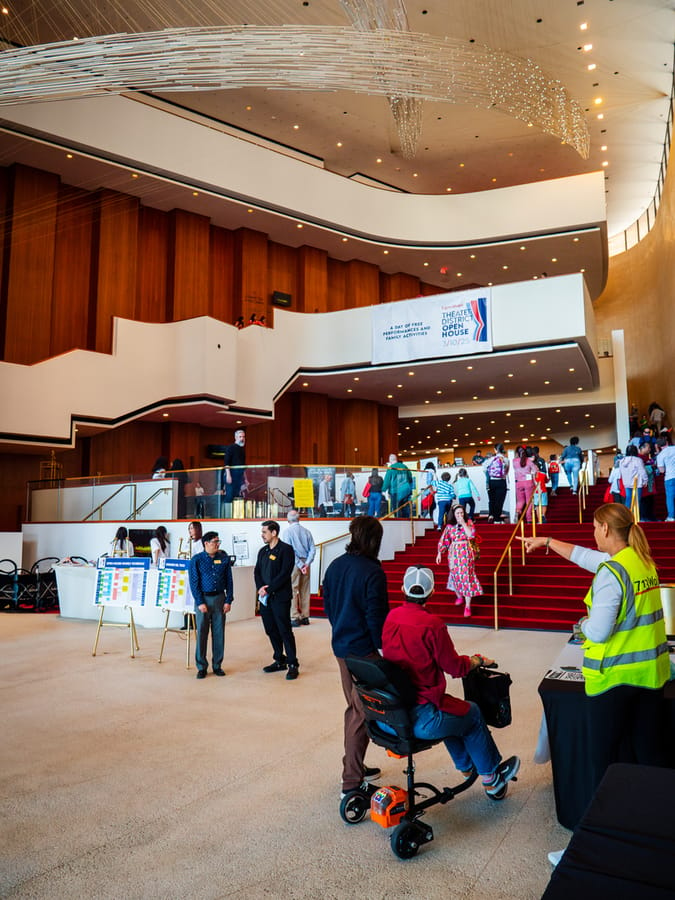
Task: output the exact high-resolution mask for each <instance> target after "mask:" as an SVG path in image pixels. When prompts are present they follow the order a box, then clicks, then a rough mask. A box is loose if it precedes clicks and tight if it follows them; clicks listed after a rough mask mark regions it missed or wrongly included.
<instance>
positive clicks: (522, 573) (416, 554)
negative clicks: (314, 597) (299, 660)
mask: <svg viewBox="0 0 675 900" xmlns="http://www.w3.org/2000/svg"><path fill="white" fill-rule="evenodd" d="M605 487H606V482H603V483H602V484H600V485H596V486H594V487H593V488H591V492H590V494H589V497H588V498H587V505H586V511H585V514H584V523H583V524H581V525H580V524H579V522H578V505H577V498H576V497H575V496H572V495H571V494H570V492H569V490H566V489H561V491H560V492H559V494H558V496H557V497H554V498H552V499H551V506H550V509H549V514H548V516H547V522H546V524H542V525H541V526H538V528H537V533H538V534H546V535H551V536H552V537H555V538H559V539H560V540H563V541H569V542H570V543H575V544H581V545H583V546H586V547H595V542H594V540H593V524H592V519H593V510H594V509H595V508H596V507H597V506H599V505H600V504H601V503H602V502H603V495H604V492H605ZM643 527H644V529H645V532H646V534H647V538H648V540H649V543H650V545H651V548H652V553H653V555H654V559H655V561H656V564H657V566H658V569H659V576H660V579H661V582H662V583H675V525H672V524H669V523H664V522H655V523H643ZM512 529H513V526H510V525H488V524H487V522H486V520H485V519H479V520H478V522H477V533H478V535H479V536H480V539H481V544H480V551H481V554H480V560H479V561H478V564H477V567H476V570H477V574H478V578H479V580H480V582H481V584H482V586H483V591H484V594H483V596H481V597H476V598H474V600H473V603H472V610H473V614H472V616H471V618H467V619H465V618H464V615H463V613H464V608H463V606H455V599H456V598H455V594H454V593H453V592H452V591H448V590H447V589H446V584H447V576H448V569H447V563H446V561H445V558H444V560H443V563H442V565H440V566H437V565H436V549H437V544H438V537H439V532H438V531H436V530H433V531H432V530H429V531H428V532H427V533H426V534H425V535H424V537H422V538H420V539H418V541H417V542H416V544H415V546H414V547H408V548H407V549H406V550H405V551H402V552H400V553H397V554H396V556H395V557H394V559H393V560H387V561H385V562H384V563H383V564H382V565H383V568H384V570H385V572H386V575H387V582H388V585H389V599H390V602H391V603H392V605H398V603H399V602H402V596H401V583H402V581H403V574H404V572H405V570H406V569H407V568H408V566H410V565H423V566H428V567H429V568H430V569H431V570H432V571H433V572H434V574H435V576H436V592H435V594H434V596H433V597H432V599H431V600H430V601H429V602H428V603H427V608H428V609H429V610H430V611H431V612H434V613H435V614H436V615H438V616H440V617H441V618H442V619H443V621H445V622H448V623H449V624H451V623H454V624H462V625H478V626H483V627H493V626H494V589H493V584H494V569H495V566H496V565H497V562H498V561H499V558H500V557H501V555H502V553H503V551H504V547H505V546H506V542H507V541H508V539H509V536H510V535H511V532H512ZM591 580H592V575H591V573H590V572H586V571H584V570H582V569H580V568H578V567H577V566H575V565H573V564H572V563H570V562H568V561H567V560H564V559H562V558H561V557H559V556H558V555H557V554H554V553H550V554H549V555H548V556H547V555H546V554H545V552H544V551H542V550H540V551H537V553H536V554H534V555H531V556H528V557H527V561H526V565H525V566H523V565H522V563H521V554H520V543H519V542H518V548H515V547H514V551H513V593H511V594H510V593H509V584H508V566H507V563H506V562H505V563H503V564H502V567H501V569H500V571H499V581H498V598H499V627H500V628H523V629H541V630H546V631H570V630H571V628H572V625H573V624H574V622H576V621H577V620H578V619H579V618H580V617H581V616H582V615H583V614H584V609H585V607H584V603H583V598H584V596H585V595H586V591H587V590H588V587H589V585H590V583H591ZM313 605H314V604H313ZM322 612H323V610H322V608H321V601H320V600H318V602H317V603H316V605H315V609H314V610H313V614H315V613H318V614H319V615H320V614H321V613H322Z"/></svg>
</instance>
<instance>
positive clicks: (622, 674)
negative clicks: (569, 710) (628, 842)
mask: <svg viewBox="0 0 675 900" xmlns="http://www.w3.org/2000/svg"><path fill="white" fill-rule="evenodd" d="M593 524H594V526H595V531H594V538H595V542H596V544H597V546H598V549H597V550H589V549H587V548H585V547H578V546H575V545H574V544H568V543H566V542H565V541H559V540H557V539H556V538H551V537H541V536H540V537H528V538H524V539H523V538H521V540H524V543H525V549H526V551H527V552H528V553H532V552H533V551H534V550H537V549H539V548H541V547H545V548H546V552H547V553H548V552H549V551H550V550H553V551H554V553H557V554H558V555H559V556H562V557H563V558H564V559H569V560H571V561H572V562H573V563H576V565H578V566H580V567H581V568H582V569H587V570H588V571H590V572H595V573H596V574H595V578H594V579H593V583H592V584H591V587H590V589H589V591H588V593H587V594H586V597H585V599H584V603H585V604H586V606H587V607H588V615H587V616H586V617H585V618H583V619H582V620H581V622H580V623H579V624H580V627H581V630H582V632H583V634H584V636H585V638H586V640H585V643H584V661H583V667H582V672H583V675H584V684H585V690H586V695H587V697H588V698H589V701H590V702H589V703H588V706H587V710H588V733H589V738H590V747H588V756H587V758H588V764H589V766H590V767H591V774H592V776H593V784H594V790H595V788H597V786H598V784H599V783H600V780H601V778H602V776H603V775H604V773H605V770H606V769H607V767H608V766H609V765H610V764H611V763H614V762H617V761H619V749H620V746H621V744H622V742H623V741H624V740H625V741H627V742H628V743H629V744H630V745H631V746H632V749H633V753H634V756H635V762H637V763H641V764H643V765H652V766H653V765H657V766H658V765H662V764H663V749H664V748H663V739H662V734H661V723H662V722H663V714H662V709H661V706H662V694H661V688H662V687H663V685H664V684H665V683H666V681H667V680H668V678H669V677H670V660H669V657H668V643H667V640H666V628H665V624H664V619H663V607H662V605H661V594H660V591H659V578H658V575H657V572H656V567H655V565H654V561H653V560H652V557H651V551H650V549H649V544H648V543H647V538H646V537H645V534H644V531H643V530H642V529H641V528H640V526H639V525H636V524H635V523H634V522H633V518H632V516H631V514H630V510H629V509H627V507H625V506H623V505H621V504H619V503H605V504H604V505H603V506H600V507H598V509H597V510H596V511H595V515H594V517H593ZM589 799H590V797H589Z"/></svg>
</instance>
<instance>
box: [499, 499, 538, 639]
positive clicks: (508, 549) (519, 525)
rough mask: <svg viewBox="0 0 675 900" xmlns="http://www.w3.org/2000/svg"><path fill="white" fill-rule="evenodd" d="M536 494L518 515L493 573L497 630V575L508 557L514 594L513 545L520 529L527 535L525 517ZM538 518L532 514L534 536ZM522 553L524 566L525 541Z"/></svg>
mask: <svg viewBox="0 0 675 900" xmlns="http://www.w3.org/2000/svg"><path fill="white" fill-rule="evenodd" d="M534 496H535V495H534V494H532V496H531V497H530V499H529V500H528V501H527V503H526V504H525V506H524V507H523V510H522V512H521V514H520V516H519V517H518V521H517V522H516V524H515V526H514V529H513V531H512V532H511V537H510V538H509V539H508V541H507V542H506V546H505V547H504V552H503V553H502V555H501V556H500V557H499V561H498V563H497V565H496V566H495V570H494V572H493V575H492V579H493V591H494V623H495V625H494V627H495V631H499V592H498V587H497V577H498V575H499V570H500V568H501V566H502V563H503V562H504V559H505V558H508V563H509V593H510V594H512V593H513V560H512V545H513V542H514V541H515V539H516V537H517V536H518V532H519V531H520V537H521V538H524V537H525V517H526V515H527V511H528V509H529V508H530V507H531V506H533V502H534ZM533 512H534V510H533ZM536 519H537V517H536V516H535V515H533V516H532V537H536V535H537V522H536ZM520 553H521V562H522V564H523V566H524V565H526V562H525V544H524V543H521V546H520Z"/></svg>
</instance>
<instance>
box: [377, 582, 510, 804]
mask: <svg viewBox="0 0 675 900" xmlns="http://www.w3.org/2000/svg"><path fill="white" fill-rule="evenodd" d="M433 592H434V575H433V572H432V571H431V569H426V568H423V567H422V566H411V567H410V568H409V569H408V570H407V571H406V573H405V576H404V578H403V593H404V595H405V601H406V602H405V603H403V605H402V606H399V607H397V608H396V609H393V610H392V611H391V612H390V613H389V615H388V616H387V619H386V621H385V623H384V628H383V630H382V655H383V656H384V658H385V659H388V660H391V661H392V662H394V663H396V664H397V665H399V666H401V668H403V669H405V671H406V672H407V673H408V675H409V676H410V678H411V680H412V682H413V684H414V685H415V688H416V690H417V706H416V707H415V708H414V710H413V718H414V721H415V737H418V738H422V739H424V738H426V739H429V740H433V739H436V738H443V739H444V743H445V746H446V748H447V750H448V753H449V754H450V756H451V757H452V760H453V762H454V764H455V765H456V767H457V768H458V769H459V771H460V772H462V773H463V774H464V775H465V776H466V777H467V778H468V777H470V776H471V775H472V774H473V772H474V771H476V772H478V774H479V775H480V776H481V778H482V781H483V787H484V788H485V793H486V794H489V795H491V796H498V797H499V799H501V797H503V796H504V793H505V788H506V786H507V784H508V782H509V781H511V779H512V778H514V777H515V776H516V775H517V774H518V770H519V768H520V759H519V758H518V757H517V756H511V757H509V759H507V760H505V761H504V762H502V757H501V754H500V752H499V750H498V749H497V746H496V744H495V742H494V740H493V738H492V735H491V734H490V732H489V731H488V727H487V725H486V724H485V719H484V718H483V714H482V713H481V711H480V709H479V708H478V707H477V706H476V704H475V703H469V702H467V701H466V700H459V699H457V698H456V697H453V696H451V695H450V694H447V693H446V687H447V684H446V680H445V673H446V672H447V674H448V675H452V677H453V678H462V677H463V676H464V675H466V674H467V673H468V672H470V671H471V669H474V668H476V667H477V666H480V665H482V664H483V663H490V662H491V660H487V659H484V658H483V657H482V656H481V655H480V654H479V653H476V654H475V655H474V656H460V655H459V654H458V653H457V651H456V650H455V647H454V644H453V643H452V640H451V639H450V635H449V634H448V629H447V628H446V626H445V625H444V624H443V622H442V621H441V620H440V619H439V618H438V616H434V615H432V614H431V613H429V612H427V610H426V609H425V608H424V604H425V603H426V601H427V600H428V599H429V597H430V596H431V595H432V594H433Z"/></svg>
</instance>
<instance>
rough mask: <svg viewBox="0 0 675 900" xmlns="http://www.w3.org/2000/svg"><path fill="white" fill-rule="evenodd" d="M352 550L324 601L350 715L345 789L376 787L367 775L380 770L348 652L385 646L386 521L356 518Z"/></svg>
mask: <svg viewBox="0 0 675 900" xmlns="http://www.w3.org/2000/svg"><path fill="white" fill-rule="evenodd" d="M349 532H350V534H351V540H350V542H349V544H348V545H347V548H346V551H347V552H346V553H344V554H343V555H342V556H339V557H338V558H337V559H336V560H334V561H333V562H332V563H331V564H330V565H329V566H328V569H327V570H326V575H325V577H324V580H323V603H324V608H325V610H326V615H327V616H328V619H329V621H330V624H331V627H332V641H331V643H332V647H333V653H334V654H335V656H336V658H337V662H338V667H339V669H340V677H341V679H342V690H343V691H344V695H345V699H346V701H347V709H346V710H345V721H344V748H345V753H344V757H343V760H342V792H343V795H344V794H346V793H347V792H348V791H353V790H356V789H359V790H362V791H363V792H364V793H366V794H372V793H374V791H375V790H376V788H375V787H374V786H373V785H369V784H368V783H367V781H366V779H367V778H369V777H376V776H377V775H379V774H380V772H379V769H367V768H366V766H365V765H364V757H365V754H366V748H367V746H368V732H367V730H366V724H365V720H364V716H363V709H362V707H361V703H360V701H359V698H358V694H357V693H356V690H355V689H354V685H353V683H352V678H351V675H350V674H349V670H348V669H347V666H346V664H345V657H346V656H360V657H371V656H377V655H378V650H379V648H380V647H381V646H382V626H383V625H384V620H385V619H386V617H387V613H388V612H389V600H388V597H387V580H386V577H385V574H384V572H383V571H382V567H381V566H380V563H379V560H378V558H377V556H378V553H379V552H380V544H381V542H382V533H383V532H382V525H381V523H380V522H379V520H378V519H376V518H374V517H373V516H359V517H357V518H356V519H352V521H351V523H350V526H349Z"/></svg>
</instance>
